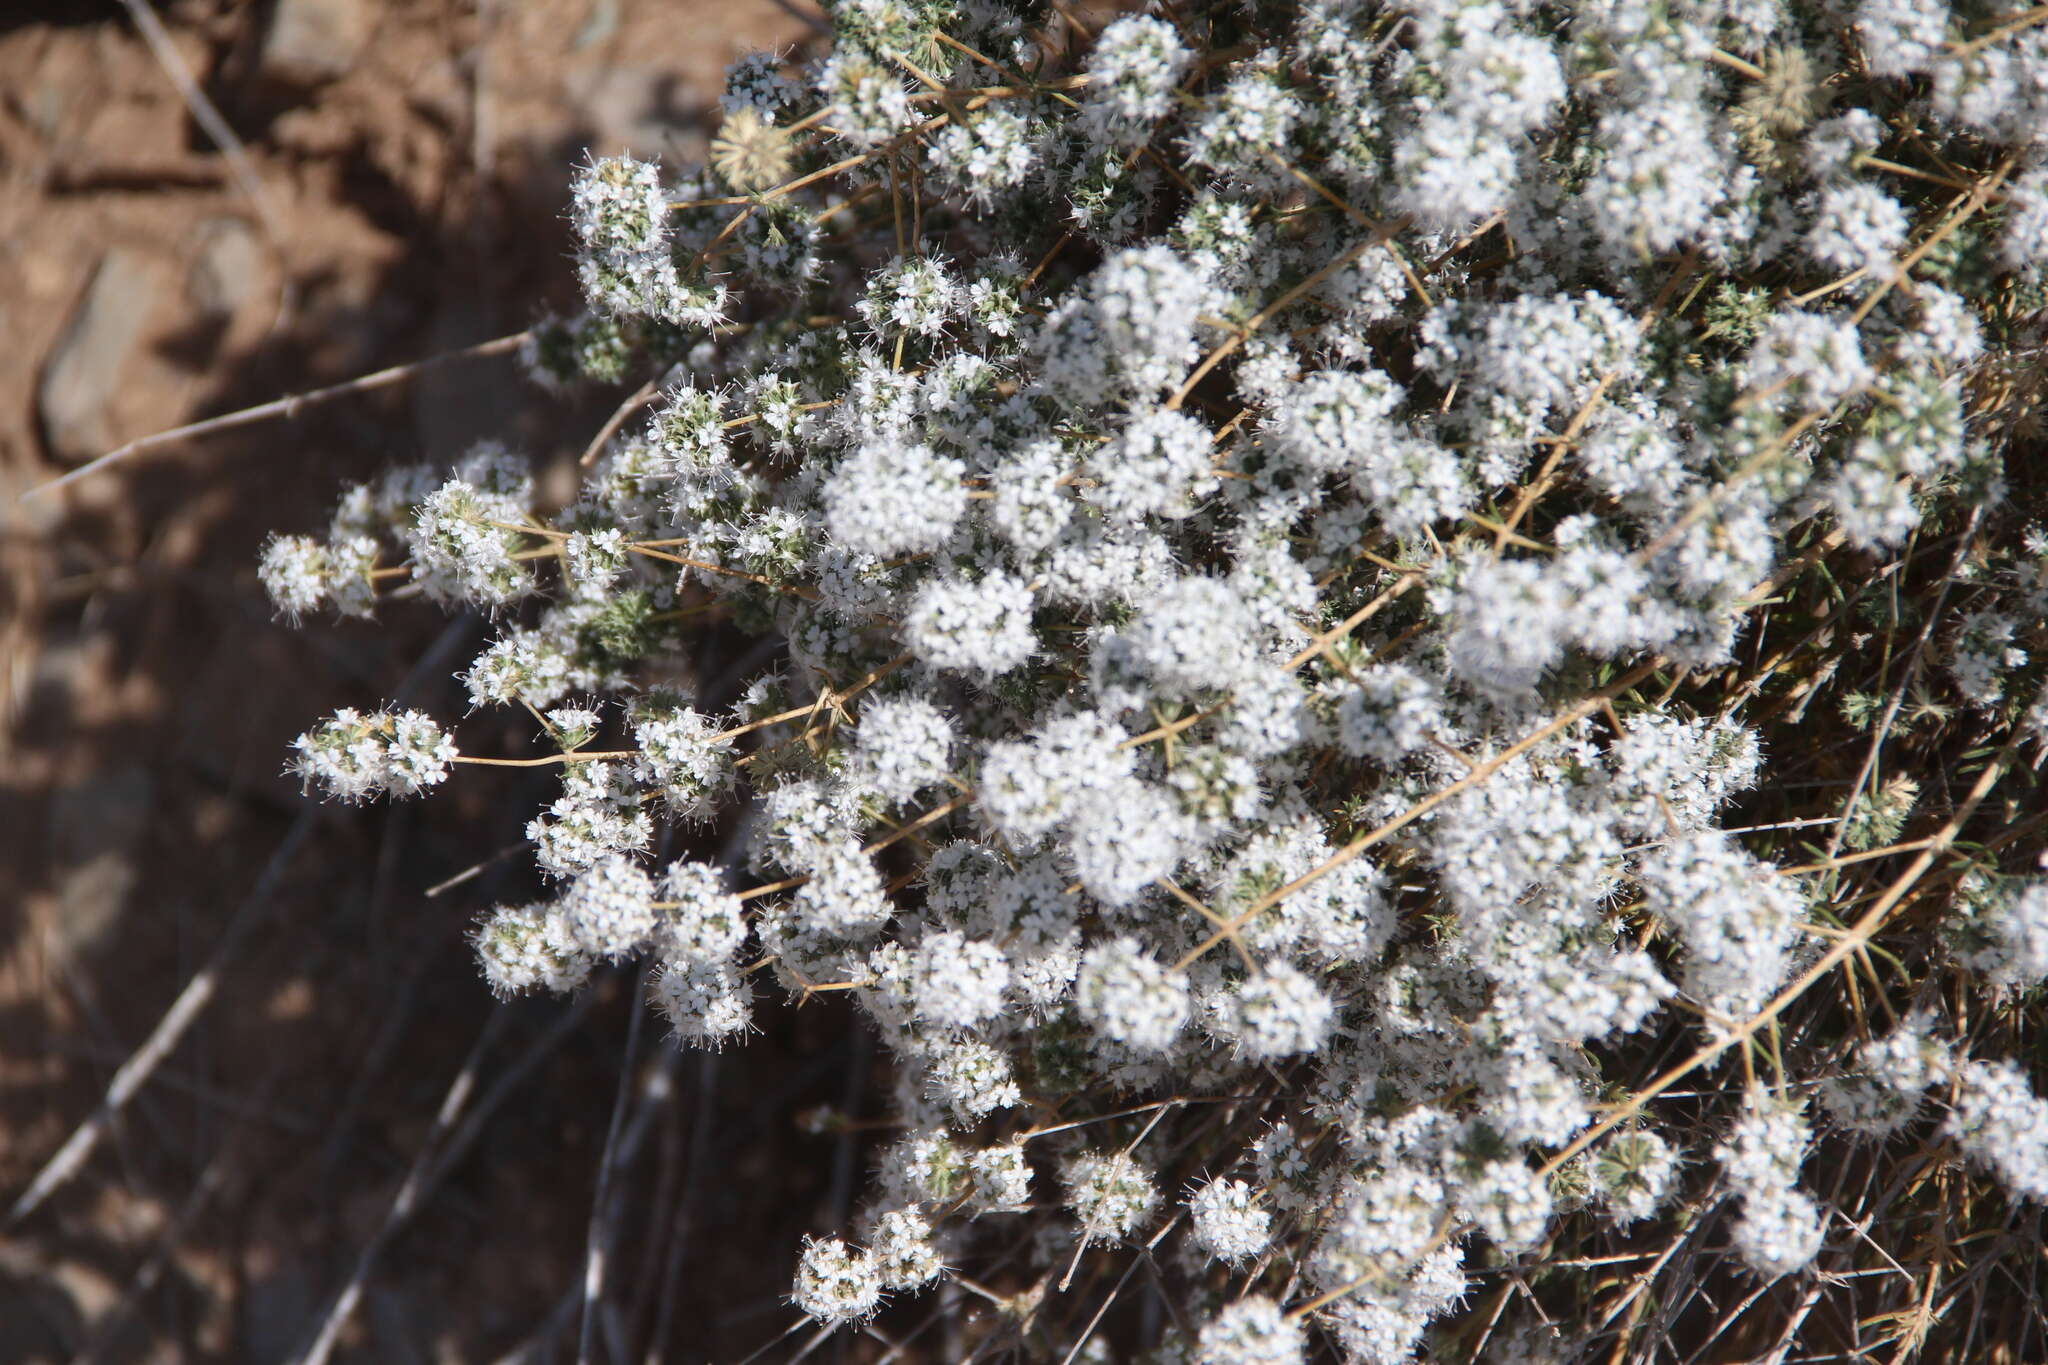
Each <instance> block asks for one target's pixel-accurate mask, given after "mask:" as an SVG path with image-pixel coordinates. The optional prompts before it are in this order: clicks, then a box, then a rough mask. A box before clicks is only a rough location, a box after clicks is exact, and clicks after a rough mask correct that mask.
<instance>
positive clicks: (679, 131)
mask: <svg viewBox="0 0 2048 1365" xmlns="http://www.w3.org/2000/svg"><path fill="white" fill-rule="evenodd" d="M562 87H563V92H564V93H565V94H566V95H567V96H568V97H569V102H570V104H571V105H572V106H573V107H574V108H575V111H576V114H577V117H578V119H579V121H580V122H581V123H582V124H583V127H584V129H585V130H586V132H587V133H588V136H589V146H590V150H591V152H592V153H593V154H595V155H597V156H616V155H619V154H620V153H625V154H628V155H631V156H638V157H646V158H654V157H659V158H661V159H663V160H666V161H672V162H675V163H678V164H680V163H683V162H688V161H693V160H701V159H702V158H703V156H704V155H705V151H706V148H707V145H708V144H707V141H706V138H705V135H704V130H703V129H702V128H701V127H699V126H698V120H697V119H696V118H695V117H694V116H693V114H692V112H691V110H690V109H689V107H688V106H687V105H685V104H684V103H683V102H682V99H683V91H682V90H681V88H680V84H679V82H678V80H677V78H676V73H675V72H674V71H673V70H671V69H668V68H666V67H656V66H631V65H623V66H621V65H605V66H594V67H590V68H588V69H585V70H578V71H572V72H571V73H570V74H569V75H567V76H566V77H564V78H563V81H562Z"/></svg>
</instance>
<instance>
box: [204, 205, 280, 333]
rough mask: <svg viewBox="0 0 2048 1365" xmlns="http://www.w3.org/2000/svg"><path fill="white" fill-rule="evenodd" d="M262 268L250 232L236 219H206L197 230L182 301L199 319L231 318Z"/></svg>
mask: <svg viewBox="0 0 2048 1365" xmlns="http://www.w3.org/2000/svg"><path fill="white" fill-rule="evenodd" d="M262 268H263V249H262V246H261V245H260V244H259V243H258V241H257V239H256V233H255V230H254V229H252V228H251V227H250V226H249V225H248V224H247V223H245V222H243V221H242V220H241V219H239V218H210V219H208V220H207V221H206V222H205V223H203V224H201V225H200V228H199V249H198V250H197V251H196V252H194V253H193V255H192V268H191V270H190V271H189V272H188V273H187V274H186V276H185V298H186V300H187V301H188V302H189V303H191V305H192V307H193V308H194V309H195V310H197V311H198V312H199V313H200V314H201V315H202V316H205V317H210V318H225V317H233V316H234V314H235V313H236V312H237V311H238V310H239V309H240V308H241V306H242V305H243V304H244V303H246V302H248V300H249V297H250V295H252V294H253V293H255V291H256V284H257V281H258V279H259V278H260V276H261V273H262Z"/></svg>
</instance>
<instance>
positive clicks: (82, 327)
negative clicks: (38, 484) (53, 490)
mask: <svg viewBox="0 0 2048 1365" xmlns="http://www.w3.org/2000/svg"><path fill="white" fill-rule="evenodd" d="M156 290H157V275H156V271H155V270H154V269H153V268H152V267H151V266H150V264H149V263H148V262H147V261H145V260H144V259H143V258H142V257H140V256H137V255H135V254H134V253H133V252H130V251H124V250H122V249H120V248H118V247H116V248H115V249H114V250H112V251H109V252H108V253H107V254H106V255H105V256H103V257H101V258H100V263H99V267H98V269H96V270H94V271H93V275H92V283H91V284H89V285H87V286H86V288H85V294H84V296H83V297H82V298H80V299H79V301H78V308H77V310H76V311H74V312H73V313H72V315H71V321H70V322H68V323H66V324H65V326H64V334H63V335H62V336H60V337H58V338H57V344H56V346H54V347H53V348H51V351H50V358H49V360H48V361H47V362H46V363H45V364H44V366H43V378H42V382H41V383H40V384H39V385H38V386H37V388H36V409H37V412H38V414H39V415H40V416H41V418H42V423H43V439H44V441H45V442H46V443H47V444H48V445H49V448H50V453H51V454H53V455H55V456H56V457H57V458H58V459H60V460H63V461H65V462H66V463H69V464H76V463H78V462H79V461H81V460H87V459H90V458H92V457H93V456H95V455H98V454H100V453H101V452H102V451H104V450H105V449H106V448H107V447H108V446H109V445H111V444H112V442H113V433H112V430H111V428H110V427H109V425H108V422H107V400H108V399H110V398H112V397H113V395H114V389H115V387H116V386H117V385H118V384H119V383H120V382H121V372H122V370H123V369H125V368H126V367H127V364H128V357H129V355H130V353H132V352H133V351H134V349H135V343H136V341H137V340H139V339H140V338H141V336H142V329H143V327H144V325H145V324H147V322H148V321H149V310H150V307H151V306H152V305H153V304H154V303H155V302H156Z"/></svg>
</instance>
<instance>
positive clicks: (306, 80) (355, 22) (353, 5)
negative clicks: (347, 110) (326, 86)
mask: <svg viewBox="0 0 2048 1365" xmlns="http://www.w3.org/2000/svg"><path fill="white" fill-rule="evenodd" d="M369 40H370V12H369V10H368V9H367V8H365V7H364V5H363V3H362V0H278V2H277V9H276V10H275V11H274V12H273V13H272V15H271V19H270V28H269V30H268V31H267V32H266V33H265V34H264V35H263V49H262V52H261V53H260V54H259V55H258V57H257V62H256V66H257V69H258V70H259V71H260V72H262V74H263V75H264V76H266V77H268V78H270V79H271V80H274V81H279V82H282V83H283V84H286V85H298V86H307V85H319V84H322V83H323V82H326V81H331V80H333V79H334V78H335V77H337V76H341V75H345V74H346V73H347V72H348V69H349V68H350V67H352V66H354V65H355V64H356V58H358V57H360V56H361V55H362V52H363V45H364V44H365V43H367V42H368V41H369Z"/></svg>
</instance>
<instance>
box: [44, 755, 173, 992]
mask: <svg viewBox="0 0 2048 1365" xmlns="http://www.w3.org/2000/svg"><path fill="white" fill-rule="evenodd" d="M155 807H156V782H155V780H154V779H152V778H151V777H150V775H149V772H148V770H147V769H144V768H141V767H139V766H138V767H129V768H121V769H118V770H116V771H114V772H111V773H106V774H104V775H101V776H99V777H95V778H93V779H92V780H90V781H88V782H84V783H81V784H80V785H79V786H76V787H72V788H70V789H69V790H67V791H64V792H61V793H59V794H58V796H57V799H56V800H55V801H54V802H52V803H51V809H50V843H51V852H52V853H54V854H55V855H56V863H57V918H56V923H55V925H54V926H53V933H54V938H55V942H53V943H52V944H51V947H53V948H54V949H56V950H57V951H59V952H61V953H64V954H65V955H66V956H76V955H78V954H80V953H83V952H88V951H90V950H91V949H92V948H94V947H95V946H97V945H99V944H101V943H103V942H104V941H105V940H106V936H107V934H108V933H109V932H110V931H112V929H113V928H114V925H115V924H116V923H117V922H118V921H119V919H120V916H121V911H122V910H123V909H124V908H125V907H126V906H127V903H128V897H129V894H130V893H131V892H133V891H134V890H135V887H136V883H137V882H138V881H139V880H140V878H141V857H140V854H141V852H142V842H143V839H144V837H145V836H146V835H147V834H148V833H149V822H150V816H151V814H152V813H153V812H154V810H155Z"/></svg>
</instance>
